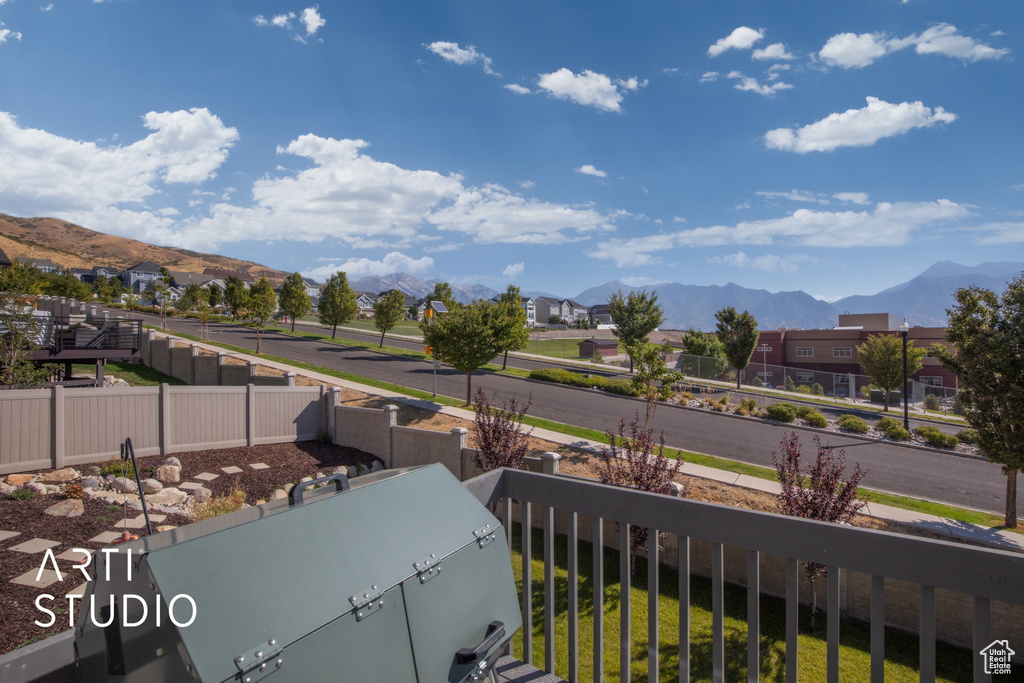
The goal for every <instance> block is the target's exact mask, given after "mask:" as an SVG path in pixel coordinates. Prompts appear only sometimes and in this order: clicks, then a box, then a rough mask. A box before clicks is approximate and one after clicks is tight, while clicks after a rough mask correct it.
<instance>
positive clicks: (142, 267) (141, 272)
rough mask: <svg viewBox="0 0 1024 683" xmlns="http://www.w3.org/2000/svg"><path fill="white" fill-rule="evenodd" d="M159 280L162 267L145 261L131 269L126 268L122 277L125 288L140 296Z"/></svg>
mask: <svg viewBox="0 0 1024 683" xmlns="http://www.w3.org/2000/svg"><path fill="white" fill-rule="evenodd" d="M159 278H160V266H159V265H157V264H155V263H153V262H152V261H144V262H142V263H138V264H136V265H134V266H132V267H131V268H126V269H125V271H124V274H123V275H122V276H121V279H122V280H124V285H125V287H126V288H127V289H128V290H130V291H132V292H135V293H138V294H141V293H142V292H144V291H146V290H147V289H149V288H150V287H151V286H152V285H153V283H154V282H155V281H156V280H158V279H159Z"/></svg>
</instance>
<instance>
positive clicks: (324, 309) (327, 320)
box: [316, 270, 383, 346]
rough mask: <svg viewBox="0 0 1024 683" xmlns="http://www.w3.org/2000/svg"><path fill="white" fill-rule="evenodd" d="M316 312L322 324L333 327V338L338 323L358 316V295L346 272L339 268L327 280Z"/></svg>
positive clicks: (341, 323) (332, 337) (342, 323)
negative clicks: (353, 289)
mask: <svg viewBox="0 0 1024 683" xmlns="http://www.w3.org/2000/svg"><path fill="white" fill-rule="evenodd" d="M316 312H317V317H318V318H319V319H320V324H321V325H327V326H328V327H330V328H331V339H334V335H336V334H337V332H338V325H344V324H345V323H347V322H348V321H349V320H352V318H354V317H356V314H357V313H358V312H359V307H358V306H357V305H356V295H355V292H353V291H352V288H351V287H349V286H348V277H347V276H346V275H345V273H344V272H342V271H340V270H339V271H338V272H337V273H335V274H334V275H332V276H331V277H330V279H329V280H328V281H327V285H326V286H325V287H324V291H323V292H321V294H320V301H318V302H317V304H316ZM381 345H382V346H383V343H382V344H381Z"/></svg>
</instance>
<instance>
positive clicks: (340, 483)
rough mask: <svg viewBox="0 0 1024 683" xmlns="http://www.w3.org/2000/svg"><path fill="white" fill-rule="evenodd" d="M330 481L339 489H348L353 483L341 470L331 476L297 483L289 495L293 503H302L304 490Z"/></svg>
mask: <svg viewBox="0 0 1024 683" xmlns="http://www.w3.org/2000/svg"><path fill="white" fill-rule="evenodd" d="M329 481H333V482H334V486H335V488H336V489H337V490H338V491H348V490H349V489H350V488H351V485H350V484H349V483H348V477H346V476H345V475H344V474H341V473H340V472H339V473H338V474H332V475H330V476H329V477H320V478H319V479H314V480H313V481H307V482H305V483H304V484H296V485H295V486H293V487H292V490H291V493H290V494H289V496H290V497H291V499H292V505H302V492H303V491H305V490H306V489H308V488H310V487H312V486H316V485H318V484H325V483H327V482H329Z"/></svg>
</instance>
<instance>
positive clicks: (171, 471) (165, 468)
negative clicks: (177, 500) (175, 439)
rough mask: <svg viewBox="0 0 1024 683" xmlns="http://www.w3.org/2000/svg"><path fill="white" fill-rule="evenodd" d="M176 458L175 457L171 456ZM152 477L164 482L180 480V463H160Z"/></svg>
mask: <svg viewBox="0 0 1024 683" xmlns="http://www.w3.org/2000/svg"><path fill="white" fill-rule="evenodd" d="M171 459H172V460H177V458H171ZM153 478H154V479H156V480H157V481H161V482H163V483H165V484H176V483H178V482H179V481H181V465H161V466H160V467H157V468H156V472H154V473H153Z"/></svg>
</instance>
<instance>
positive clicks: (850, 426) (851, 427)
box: [839, 414, 868, 434]
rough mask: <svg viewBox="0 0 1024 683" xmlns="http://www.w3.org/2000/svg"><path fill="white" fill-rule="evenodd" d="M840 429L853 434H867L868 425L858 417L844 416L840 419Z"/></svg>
mask: <svg viewBox="0 0 1024 683" xmlns="http://www.w3.org/2000/svg"><path fill="white" fill-rule="evenodd" d="M839 428H840V429H841V430H843V431H844V432H850V433H852V434H867V433H868V425H867V423H866V422H864V420H862V419H860V418H859V417H857V416H856V415H849V414H847V415H843V416H841V417H840V418H839Z"/></svg>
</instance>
